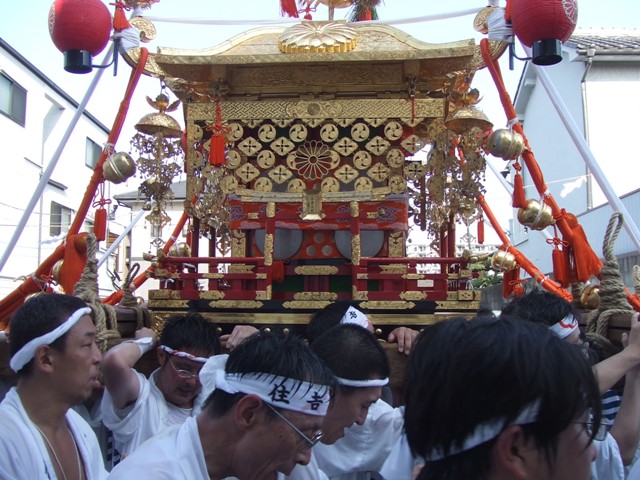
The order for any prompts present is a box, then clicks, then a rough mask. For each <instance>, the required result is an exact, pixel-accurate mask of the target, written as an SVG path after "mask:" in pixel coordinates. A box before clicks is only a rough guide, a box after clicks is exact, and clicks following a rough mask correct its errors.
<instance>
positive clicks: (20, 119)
mask: <svg viewBox="0 0 640 480" xmlns="http://www.w3.org/2000/svg"><path fill="white" fill-rule="evenodd" d="M0 77H2V78H3V79H5V80H7V82H8V83H9V103H10V105H9V110H10V111H5V110H4V109H3V108H2V107H0V113H2V114H3V115H4V116H5V117H7V118H10V119H11V120H13V121H14V122H16V123H17V124H18V125H20V126H22V127H24V126H26V123H27V89H26V88H24V87H23V86H22V85H20V84H19V83H18V82H16V81H15V80H14V79H13V78H11V77H10V76H9V75H7V74H6V73H5V72H2V71H0ZM16 93H20V94H21V98H18V97H17V96H16ZM18 102H20V105H19V106H17V105H16V104H17V103H18ZM17 107H19V108H17ZM17 110H21V112H20V115H18V114H17V113H16V111H17Z"/></svg>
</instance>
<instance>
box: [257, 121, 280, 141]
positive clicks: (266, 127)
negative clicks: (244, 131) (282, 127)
mask: <svg viewBox="0 0 640 480" xmlns="http://www.w3.org/2000/svg"><path fill="white" fill-rule="evenodd" d="M277 134H278V132H277V131H276V127H275V126H273V125H271V124H270V123H265V124H263V125H261V126H260V128H259V129H258V138H259V139H260V141H261V142H263V143H269V142H273V141H274V140H275V138H276V135H277Z"/></svg>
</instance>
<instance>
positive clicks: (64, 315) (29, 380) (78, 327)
mask: <svg viewBox="0 0 640 480" xmlns="http://www.w3.org/2000/svg"><path fill="white" fill-rule="evenodd" d="M95 336H96V328H95V326H94V324H93V320H92V317H91V309H90V308H89V307H87V305H86V304H85V303H84V302H83V301H82V300H80V299H79V298H76V297H71V296H68V295H41V296H38V297H35V298H33V299H31V300H27V302H25V303H24V304H23V305H22V306H21V307H20V308H19V309H18V310H17V311H16V312H15V313H14V315H13V317H12V319H11V333H10V341H9V344H10V352H11V361H10V366H11V368H12V369H13V370H14V371H15V372H16V373H17V374H18V383H17V386H16V387H15V388H12V389H11V390H10V391H9V392H8V393H7V396H6V397H5V399H4V400H3V401H2V403H1V404H0V450H1V451H2V461H0V478H2V479H3V480H12V479H15V480H24V479H66V480H80V479H86V480H93V479H102V478H105V477H106V475H107V472H106V470H105V468H104V462H103V459H102V454H101V451H100V447H99V445H98V440H97V439H96V436H95V434H94V433H93V430H92V429H91V427H90V426H89V425H88V424H87V423H86V422H85V421H84V420H83V419H82V418H81V417H80V416H79V415H78V414H77V413H76V412H74V411H73V410H72V409H71V407H73V406H74V405H76V404H78V403H81V402H84V401H85V400H87V399H88V398H89V396H90V395H91V393H92V392H93V390H94V389H95V388H98V387H100V383H99V382H98V374H99V367H100V360H101V357H102V356H101V354H100V350H98V347H97V346H96V343H95Z"/></svg>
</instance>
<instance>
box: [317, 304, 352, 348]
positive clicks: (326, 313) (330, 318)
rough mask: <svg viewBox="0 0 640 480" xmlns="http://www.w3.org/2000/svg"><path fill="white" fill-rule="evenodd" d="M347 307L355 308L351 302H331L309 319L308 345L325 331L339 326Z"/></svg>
mask: <svg viewBox="0 0 640 480" xmlns="http://www.w3.org/2000/svg"><path fill="white" fill-rule="evenodd" d="M349 307H353V308H357V307H356V306H355V305H353V304H352V303H351V302H347V301H344V300H341V301H338V302H333V303H330V304H329V305H327V306H326V307H324V308H323V309H322V310H318V311H317V312H316V313H314V314H313V315H312V316H311V318H310V319H309V325H308V326H307V339H308V340H309V343H313V342H314V341H315V339H316V338H318V337H320V335H322V334H324V333H325V332H326V331H327V330H329V329H331V328H333V327H335V326H336V325H340V321H341V320H342V317H344V314H345V313H347V310H349Z"/></svg>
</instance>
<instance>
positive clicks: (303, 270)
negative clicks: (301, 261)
mask: <svg viewBox="0 0 640 480" xmlns="http://www.w3.org/2000/svg"><path fill="white" fill-rule="evenodd" d="M293 271H294V272H295V274H296V275H335V274H336V273H338V267H332V266H328V265H327V266H325V265H299V266H297V267H296V268H295V269H294V270H293Z"/></svg>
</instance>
